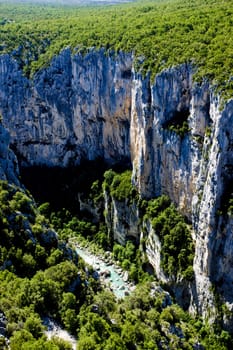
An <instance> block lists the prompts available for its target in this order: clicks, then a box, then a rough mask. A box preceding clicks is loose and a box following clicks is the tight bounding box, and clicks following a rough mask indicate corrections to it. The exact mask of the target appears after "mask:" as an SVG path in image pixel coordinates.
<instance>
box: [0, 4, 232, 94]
mask: <svg viewBox="0 0 233 350" xmlns="http://www.w3.org/2000/svg"><path fill="white" fill-rule="evenodd" d="M0 13H1V15H0V22H1V31H0V42H1V46H0V50H1V51H0V52H2V53H5V52H12V53H13V56H14V57H15V58H17V59H18V60H19V62H21V65H22V66H24V69H25V72H26V73H27V74H29V73H30V72H31V73H32V74H33V73H34V72H35V71H37V70H38V69H39V68H41V67H42V66H45V65H47V64H49V61H50V60H51V59H52V57H53V56H54V55H56V54H58V53H59V52H60V50H62V49H63V48H65V47H67V46H69V47H71V49H72V50H73V52H82V53H85V52H87V51H88V49H89V48H90V47H95V48H96V49H98V48H100V47H105V48H106V49H107V50H108V51H109V53H110V52H111V50H115V51H116V52H117V51H119V50H124V51H126V52H134V55H135V66H136V67H137V68H139V67H140V69H142V70H143V71H144V72H146V71H148V70H151V71H152V73H153V75H154V74H155V73H157V72H159V71H161V70H162V69H163V68H166V67H170V66H173V65H177V64H180V63H185V62H191V63H194V64H195V65H197V67H198V71H197V79H200V80H201V79H203V77H207V78H208V79H210V80H211V82H212V83H213V84H214V85H216V86H217V87H218V89H219V90H220V91H221V92H222V93H223V94H225V97H229V96H231V95H232V89H233V82H232V80H231V71H232V68H233V51H232V38H233V33H232V31H233V26H232V17H233V1H231V0H230V1H229V0H224V1H222V0H218V1H216V0H208V1H204V2H203V1H201V0H194V1H189V0H184V1H181V0H163V1H155V0H154V1H152V0H147V1H137V2H135V3H130V4H125V5H119V6H108V7H96V8H95V7H88V8H77V7H76V8H72V7H56V6H55V7H54V6H53V7H52V6H51V7H49V6H47V7H45V6H30V5H15V4H14V5H13V4H7V3H6V2H4V1H1V2H0ZM223 18H224V21H223Z"/></svg>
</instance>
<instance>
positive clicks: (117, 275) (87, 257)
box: [76, 246, 134, 298]
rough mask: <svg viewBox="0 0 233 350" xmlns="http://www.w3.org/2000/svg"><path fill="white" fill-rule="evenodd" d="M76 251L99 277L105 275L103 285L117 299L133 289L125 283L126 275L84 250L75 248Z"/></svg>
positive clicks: (130, 284) (129, 284)
mask: <svg viewBox="0 0 233 350" xmlns="http://www.w3.org/2000/svg"><path fill="white" fill-rule="evenodd" d="M76 251H77V253H78V255H79V256H80V257H81V258H83V260H84V261H85V262H86V263H87V264H89V265H91V266H93V268H94V270H95V271H96V272H97V273H98V275H99V276H100V275H101V274H103V275H105V277H104V280H103V282H104V284H105V285H107V286H109V287H110V289H111V290H112V292H113V293H114V294H115V296H116V297H117V298H123V297H124V296H125V295H126V294H130V293H131V291H132V290H133V289H134V285H133V284H132V283H129V282H128V281H127V273H126V272H123V271H122V270H121V269H120V268H118V267H117V266H115V265H113V264H110V263H109V262H107V261H104V260H103V259H101V258H100V257H98V256H96V255H94V254H92V253H90V252H88V251H87V250H85V248H81V247H79V246H76ZM106 275H107V276H106ZM108 275H109V276H108Z"/></svg>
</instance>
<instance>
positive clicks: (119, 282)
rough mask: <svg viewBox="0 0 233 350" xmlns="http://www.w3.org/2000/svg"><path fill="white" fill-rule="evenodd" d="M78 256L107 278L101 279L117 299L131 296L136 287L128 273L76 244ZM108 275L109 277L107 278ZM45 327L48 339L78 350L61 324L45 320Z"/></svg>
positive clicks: (72, 338)
mask: <svg viewBox="0 0 233 350" xmlns="http://www.w3.org/2000/svg"><path fill="white" fill-rule="evenodd" d="M75 249H76V251H77V254H78V255H79V256H80V257H81V258H82V259H83V260H84V261H85V262H86V263H87V264H88V265H91V266H92V267H93V268H94V270H95V271H96V272H95V274H96V273H98V275H99V276H101V275H102V274H104V275H105V277H104V278H103V277H100V278H101V281H102V282H103V284H104V285H106V286H107V287H109V288H110V290H111V291H112V292H113V293H114V294H115V296H116V297H117V298H123V297H124V296H125V295H126V294H130V293H131V292H132V290H133V289H134V288H135V286H134V285H133V284H132V283H129V282H128V281H127V280H126V274H127V273H126V272H123V271H122V270H121V269H120V268H119V267H117V266H115V265H113V264H110V263H109V262H107V261H104V260H103V259H101V258H100V257H98V256H96V255H94V254H92V253H90V252H89V251H88V250H87V249H85V248H81V247H80V246H77V244H75ZM106 275H107V276H106ZM44 325H45V326H47V331H46V332H45V333H46V335H47V337H48V339H51V337H54V336H55V337H58V338H62V339H64V340H66V341H68V342H70V343H71V345H72V349H73V350H75V349H76V345H77V340H76V338H75V337H73V336H71V335H70V334H69V333H68V332H67V331H66V330H64V329H62V328H61V326H60V325H59V324H57V323H56V322H55V321H54V320H52V319H50V318H49V317H47V318H45V319H44Z"/></svg>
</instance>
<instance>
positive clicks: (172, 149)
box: [0, 49, 233, 326]
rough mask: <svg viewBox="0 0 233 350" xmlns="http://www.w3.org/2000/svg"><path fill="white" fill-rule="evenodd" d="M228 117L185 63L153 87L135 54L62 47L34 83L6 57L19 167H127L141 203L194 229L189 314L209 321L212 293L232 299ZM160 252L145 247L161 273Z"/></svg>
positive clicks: (0, 87)
mask: <svg viewBox="0 0 233 350" xmlns="http://www.w3.org/2000/svg"><path fill="white" fill-rule="evenodd" d="M232 111H233V103H232V102H229V103H227V104H225V106H224V108H223V109H221V108H220V101H219V99H218V98H217V97H216V96H215V95H214V93H213V92H212V90H211V88H210V87H209V85H208V83H207V82H203V83H202V84H199V85H198V84H197V83H195V82H193V69H192V67H191V66H189V65H186V64H184V65H181V66H179V67H176V68H171V69H168V70H166V71H163V72H161V73H160V74H158V75H157V76H156V77H155V80H154V82H151V79H150V77H149V76H146V77H142V75H141V74H140V73H138V72H134V69H133V57H132V55H130V54H124V53H119V54H116V55H115V54H110V55H108V54H106V52H105V51H104V50H100V51H94V50H90V52H89V53H88V54H87V55H86V56H81V55H80V54H76V55H73V56H72V55H71V52H70V50H69V49H66V50H65V51H63V52H62V53H61V54H60V55H59V56H57V57H55V58H54V59H53V61H52V62H51V64H50V66H49V67H48V68H46V69H44V70H42V71H40V72H38V73H37V74H36V76H35V77H34V80H33V81H29V80H28V79H27V78H25V77H24V76H23V75H22V72H21V71H20V70H19V68H18V65H17V62H16V61H14V60H12V59H11V58H10V56H8V55H4V56H0V112H1V113H2V115H3V124H4V126H5V127H6V128H7V129H8V130H9V132H10V135H11V145H12V147H14V149H15V150H16V153H17V155H18V157H19V161H20V163H21V165H23V166H32V165H46V166H49V167H51V166H63V167H66V166H68V165H76V164H79V163H80V161H81V160H82V159H87V160H93V159H97V158H99V157H100V158H102V159H104V160H105V161H106V162H108V163H110V164H113V163H114V162H115V161H116V160H117V161H119V160H128V159H131V163H132V167H133V178H132V180H133V183H134V184H135V185H136V186H137V188H138V190H139V192H140V194H141V196H142V197H144V198H151V197H154V196H158V195H161V194H162V193H165V194H167V195H168V196H169V197H170V198H171V200H172V201H173V202H174V203H175V204H176V205H177V207H179V209H180V211H181V212H182V213H183V214H184V215H185V216H186V217H187V219H188V220H189V221H190V222H191V223H192V226H193V240H194V242H195V259H194V272H195V282H194V284H193V286H192V287H191V299H192V302H191V308H193V310H195V311H198V312H200V313H203V314H204V315H206V316H211V314H212V313H213V314H214V313H215V311H214V308H213V307H212V306H213V305H214V303H215V296H214V293H213V291H212V290H213V288H212V286H213V285H214V286H215V288H216V291H217V292H218V293H219V295H220V294H221V295H222V297H221V298H222V302H223V303H226V307H227V308H228V309H230V308H231V305H232V298H233V293H232V288H230V287H229V286H231V284H232V282H233V281H232V276H233V271H232V269H233V268H232V266H233V265H232V259H231V256H232V253H233V251H232V250H233V248H232V246H233V245H232V232H233V230H232V219H231V218H230V217H229V215H228V214H227V213H225V214H224V213H222V207H224V208H226V203H225V204H224V198H225V197H227V195H226V194H227V193H228V192H229V191H231V182H232V164H233V159H232V144H233V141H232V140H233V134H232V131H231V125H232V115H233V113H232ZM225 202H227V200H226V201H225ZM114 210H115V211H114V212H113V213H112V219H111V220H112V222H115V224H114V225H116V226H119V225H118V224H119V222H117V221H116V216H118V211H117V207H116V208H115V209H114ZM134 211H135V208H134ZM121 212H122V208H121ZM223 214H224V215H223ZM129 215H130V214H129ZM129 215H128V216H129ZM113 217H115V219H114V218H113ZM118 218H119V217H118ZM114 220H115V221H114ZM134 221H135V220H134ZM127 232H128V231H127ZM134 235H135V233H134ZM116 237H117V234H116ZM138 237H140V232H138ZM123 241H124V237H122V242H123ZM154 253H155V252H154V251H151V253H150V249H147V254H148V256H149V258H150V260H151V262H152V263H153V261H154V265H155V266H156V269H157V270H158V264H157V261H155V260H156V259H157V258H156V254H154ZM158 274H159V271H158ZM228 325H229V326H230V322H228Z"/></svg>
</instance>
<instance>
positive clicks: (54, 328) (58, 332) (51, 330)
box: [43, 317, 77, 350]
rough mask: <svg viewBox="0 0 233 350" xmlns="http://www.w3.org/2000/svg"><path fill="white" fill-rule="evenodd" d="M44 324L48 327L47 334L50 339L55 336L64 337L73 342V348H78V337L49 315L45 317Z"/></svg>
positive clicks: (74, 349)
mask: <svg viewBox="0 0 233 350" xmlns="http://www.w3.org/2000/svg"><path fill="white" fill-rule="evenodd" d="M43 325H44V326H45V327H46V328H47V330H46V331H45V334H46V336H47V338H48V339H51V338H53V337H56V338H60V339H63V340H65V341H67V342H69V343H70V344H71V346H72V350H76V346H77V339H76V338H75V337H74V336H72V335H71V334H70V333H68V332H67V331H66V330H65V329H63V328H62V327H61V326H60V325H59V324H58V323H57V322H55V321H54V320H53V319H51V318H49V317H45V318H44V319H43Z"/></svg>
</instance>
